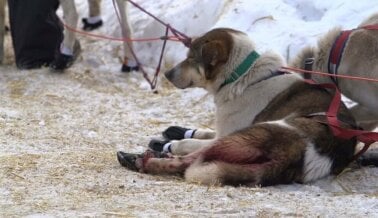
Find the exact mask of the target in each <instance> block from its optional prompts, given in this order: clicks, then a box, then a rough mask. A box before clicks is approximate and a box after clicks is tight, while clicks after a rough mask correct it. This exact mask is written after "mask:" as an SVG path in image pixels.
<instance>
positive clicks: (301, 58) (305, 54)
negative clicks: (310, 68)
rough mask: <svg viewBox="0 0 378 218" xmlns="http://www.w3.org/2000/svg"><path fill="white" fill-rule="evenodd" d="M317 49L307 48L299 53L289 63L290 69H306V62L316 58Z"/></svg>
mask: <svg viewBox="0 0 378 218" xmlns="http://www.w3.org/2000/svg"><path fill="white" fill-rule="evenodd" d="M314 56H315V48H313V47H311V46H306V47H305V48H303V49H302V51H300V52H299V53H298V55H297V56H296V57H295V58H294V59H293V60H292V61H290V63H289V66H290V67H295V68H300V69H304V68H305V61H306V59H307V58H315V57H314Z"/></svg>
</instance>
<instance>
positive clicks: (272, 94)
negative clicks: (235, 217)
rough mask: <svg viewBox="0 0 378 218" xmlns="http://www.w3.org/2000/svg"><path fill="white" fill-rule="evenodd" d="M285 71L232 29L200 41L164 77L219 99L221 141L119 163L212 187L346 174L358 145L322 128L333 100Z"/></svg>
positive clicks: (347, 118)
mask: <svg viewBox="0 0 378 218" xmlns="http://www.w3.org/2000/svg"><path fill="white" fill-rule="evenodd" d="M283 65H284V63H283V61H282V59H281V57H280V56H278V55H276V54H274V53H271V52H267V53H263V54H261V55H259V54H258V53H257V52H256V51H255V46H254V44H253V42H252V41H251V40H250V39H249V38H248V36H247V35H246V34H244V33H242V32H239V31H236V30H233V29H225V28H220V29H214V30H211V31H210V32H208V33H206V34H204V35H203V36H201V37H199V38H197V39H195V40H194V41H193V43H192V45H191V47H190V50H189V52H188V55H187V58H186V59H185V60H184V61H182V62H181V63H180V64H178V65H177V66H176V67H174V68H173V69H172V70H170V71H168V72H166V73H165V76H166V77H167V78H168V80H169V81H170V82H172V83H173V84H174V85H175V86H176V87H177V88H181V89H185V88H191V87H201V88H204V89H206V90H207V91H208V92H209V93H211V94H212V95H213V96H214V101H215V105H216V137H215V138H213V139H207V140H203V141H202V142H201V140H199V139H185V140H181V141H174V142H173V143H174V146H173V149H172V153H173V154H175V147H180V146H184V147H185V146H186V147H187V148H188V149H187V152H188V154H186V155H182V156H181V155H180V156H173V157H168V156H167V155H164V154H162V153H158V152H154V151H147V152H145V153H143V154H130V153H124V152H121V151H120V152H118V153H117V157H118V160H119V162H120V163H121V164H122V165H123V166H126V167H128V168H129V169H132V170H135V171H139V172H144V173H150V174H183V175H184V177H185V179H186V180H187V181H189V182H199V183H202V184H209V185H223V184H229V185H241V184H242V185H273V184H279V183H290V182H300V183H305V182H310V181H313V180H316V179H319V178H322V177H324V176H327V175H329V174H337V173H339V172H340V171H342V170H343V169H344V168H345V167H346V166H347V165H348V164H349V162H351V161H352V156H353V154H354V151H355V145H356V141H354V140H341V139H338V138H335V137H334V136H333V134H332V133H331V131H330V129H329V128H328V126H326V125H324V124H321V123H319V122H318V121H317V120H324V119H325V117H323V116H322V115H319V116H318V115H317V113H319V112H325V111H327V109H328V106H329V104H330V101H331V99H332V95H331V94H329V93H328V92H327V91H325V90H323V89H321V88H318V87H314V86H311V85H309V84H307V83H305V82H304V81H303V80H302V78H301V77H300V76H298V75H296V74H283V73H280V72H279V69H280V67H282V66H283ZM340 117H343V121H344V125H345V127H349V128H350V127H351V126H353V125H354V121H353V118H352V116H351V115H350V114H349V112H348V110H347V109H346V107H345V106H344V105H343V106H342V107H341V108H340ZM347 123H350V124H347ZM199 145H200V146H199ZM199 147H200V148H199ZM190 148H193V150H192V151H190Z"/></svg>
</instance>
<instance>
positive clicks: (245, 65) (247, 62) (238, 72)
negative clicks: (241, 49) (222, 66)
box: [221, 51, 260, 87]
mask: <svg viewBox="0 0 378 218" xmlns="http://www.w3.org/2000/svg"><path fill="white" fill-rule="evenodd" d="M259 57H260V55H259V54H258V53H257V52H255V51H252V52H251V53H249V55H248V56H247V57H246V58H245V59H244V61H243V62H242V63H241V64H240V65H239V66H238V67H237V68H236V69H235V70H234V71H233V72H232V73H231V75H230V77H228V78H227V79H226V80H225V81H224V83H223V84H222V85H221V87H223V86H225V85H227V84H230V83H232V82H235V81H236V80H237V79H239V77H241V76H242V75H244V74H245V73H246V72H247V71H248V69H249V68H250V67H251V65H252V64H253V63H254V62H255V61H256V60H257V58H259Z"/></svg>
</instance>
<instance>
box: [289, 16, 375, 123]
mask: <svg viewBox="0 0 378 218" xmlns="http://www.w3.org/2000/svg"><path fill="white" fill-rule="evenodd" d="M368 25H378V13H377V14H373V15H372V16H370V17H369V18H368V19H366V20H365V21H363V22H362V23H361V24H360V25H359V26H358V29H356V30H354V31H352V32H351V34H350V35H349V38H348V40H347V41H346V44H345V47H344V50H343V51H342V54H341V60H340V62H339V67H338V69H337V74H339V75H349V76H359V77H367V78H373V79H378V61H377V60H378V30H368V29H364V28H362V27H364V26H368ZM341 32H342V30H341V28H334V29H332V30H330V31H329V32H328V33H327V34H326V35H325V36H323V37H322V38H320V39H319V41H318V44H317V47H311V46H308V47H306V48H304V49H303V50H302V52H301V53H300V54H299V55H298V56H297V57H296V59H294V60H293V61H292V63H291V64H289V65H290V66H294V67H298V68H302V69H304V63H305V60H306V59H307V58H314V64H313V70H315V71H322V72H327V73H333V72H330V70H332V69H330V68H329V67H328V61H329V57H330V53H331V49H332V48H333V45H334V43H335V41H336V38H337V37H338V36H339V35H340V33H341ZM312 79H314V80H315V81H317V82H319V83H330V82H334V80H332V79H331V78H330V77H324V76H319V75H315V74H314V75H312ZM337 85H338V87H339V89H340V91H341V92H342V93H343V94H344V95H345V96H346V97H348V98H350V99H351V100H353V101H355V102H357V103H358V105H357V106H355V107H353V108H352V109H351V112H352V114H353V116H354V117H355V119H356V121H357V123H358V125H360V126H361V127H364V129H374V127H376V126H377V124H378V83H376V82H367V81H357V80H350V79H342V78H339V79H337Z"/></svg>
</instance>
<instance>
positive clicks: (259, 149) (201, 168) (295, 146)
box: [185, 125, 306, 186]
mask: <svg viewBox="0 0 378 218" xmlns="http://www.w3.org/2000/svg"><path fill="white" fill-rule="evenodd" d="M305 146H306V145H305V144H304V141H303V139H302V138H301V136H300V135H299V134H297V133H296V131H295V130H291V129H290V128H287V127H281V126H277V125H269V127H267V125H265V126H255V127H252V128H249V129H245V130H242V131H240V132H238V133H235V134H232V135H229V136H226V137H224V138H221V139H219V140H217V141H216V142H214V144H213V145H212V146H211V147H208V148H207V149H205V151H204V152H203V153H202V154H201V157H200V158H198V159H197V161H196V162H194V163H193V164H192V165H191V166H190V167H189V168H188V169H187V170H186V173H185V179H186V180H188V181H190V182H198V183H202V184H208V185H217V184H220V185H222V184H229V185H251V186H253V185H272V184H277V183H288V182H292V181H301V178H302V176H303V172H302V168H303V153H304V149H305Z"/></svg>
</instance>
